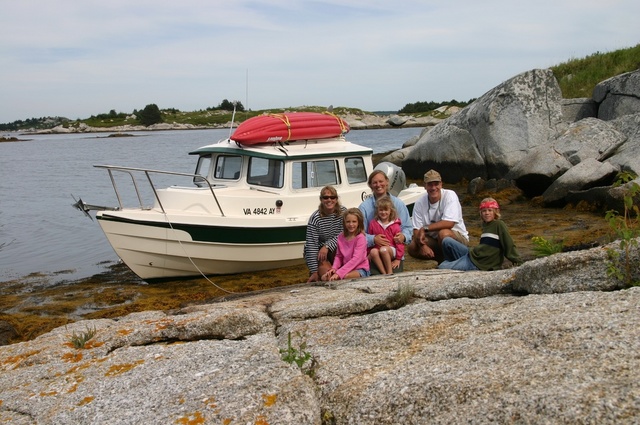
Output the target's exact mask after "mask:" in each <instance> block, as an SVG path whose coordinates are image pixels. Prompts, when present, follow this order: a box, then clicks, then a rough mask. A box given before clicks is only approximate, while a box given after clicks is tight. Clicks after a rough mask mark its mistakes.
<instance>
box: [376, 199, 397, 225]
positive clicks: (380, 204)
mask: <svg viewBox="0 0 640 425" xmlns="http://www.w3.org/2000/svg"><path fill="white" fill-rule="evenodd" d="M380 209H386V210H389V211H391V212H390V213H389V221H393V220H395V219H396V217H398V212H397V211H396V207H395V205H393V201H392V200H391V198H389V197H388V196H386V195H385V196H381V197H380V199H378V200H377V201H376V217H377V216H378V210H380Z"/></svg>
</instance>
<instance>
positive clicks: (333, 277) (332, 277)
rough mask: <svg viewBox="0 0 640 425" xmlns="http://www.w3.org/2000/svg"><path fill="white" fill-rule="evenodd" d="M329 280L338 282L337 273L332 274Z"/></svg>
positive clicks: (338, 276)
mask: <svg viewBox="0 0 640 425" xmlns="http://www.w3.org/2000/svg"><path fill="white" fill-rule="evenodd" d="M329 280H340V275H339V274H338V273H334V274H332V275H331V277H330V278H329Z"/></svg>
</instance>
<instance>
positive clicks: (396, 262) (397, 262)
mask: <svg viewBox="0 0 640 425" xmlns="http://www.w3.org/2000/svg"><path fill="white" fill-rule="evenodd" d="M398 267H400V260H393V261H392V262H391V268H392V269H397V268H398Z"/></svg>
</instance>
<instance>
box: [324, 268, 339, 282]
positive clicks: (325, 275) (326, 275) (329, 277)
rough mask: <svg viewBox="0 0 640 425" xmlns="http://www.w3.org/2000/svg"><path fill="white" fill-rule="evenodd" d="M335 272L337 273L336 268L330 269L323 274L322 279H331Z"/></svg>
mask: <svg viewBox="0 0 640 425" xmlns="http://www.w3.org/2000/svg"><path fill="white" fill-rule="evenodd" d="M335 273H336V271H335V269H330V270H329V271H328V272H326V273H325V274H323V275H322V280H324V281H327V280H331V278H332V277H333V275H334V274H335Z"/></svg>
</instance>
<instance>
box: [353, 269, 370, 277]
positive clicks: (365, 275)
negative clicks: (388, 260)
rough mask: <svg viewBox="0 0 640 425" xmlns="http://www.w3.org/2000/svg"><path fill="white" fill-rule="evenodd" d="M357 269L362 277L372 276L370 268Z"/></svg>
mask: <svg viewBox="0 0 640 425" xmlns="http://www.w3.org/2000/svg"><path fill="white" fill-rule="evenodd" d="M356 271H357V272H358V273H360V277H369V276H371V271H370V270H365V269H357V270H356Z"/></svg>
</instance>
